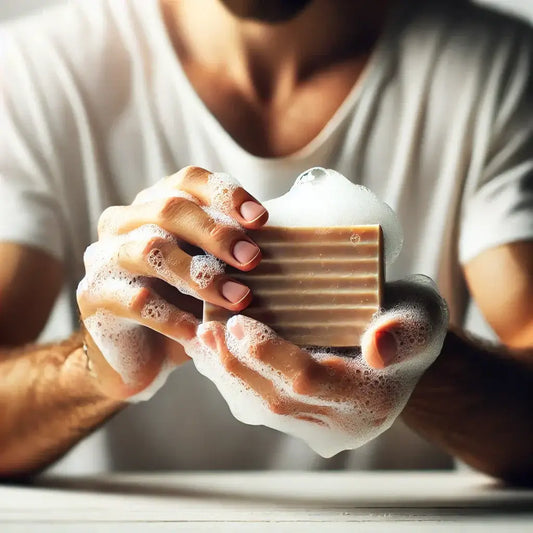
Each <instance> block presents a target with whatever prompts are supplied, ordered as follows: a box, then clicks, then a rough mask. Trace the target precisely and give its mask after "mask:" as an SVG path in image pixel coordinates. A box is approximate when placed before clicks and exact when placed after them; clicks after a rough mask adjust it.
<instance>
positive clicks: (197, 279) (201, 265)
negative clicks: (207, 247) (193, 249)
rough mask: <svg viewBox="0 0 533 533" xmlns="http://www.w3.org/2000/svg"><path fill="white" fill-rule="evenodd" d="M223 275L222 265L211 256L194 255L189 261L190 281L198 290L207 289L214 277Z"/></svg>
mask: <svg viewBox="0 0 533 533" xmlns="http://www.w3.org/2000/svg"><path fill="white" fill-rule="evenodd" d="M222 274H224V263H223V262H222V261H221V260H220V259H217V258H216V257H215V256H213V255H209V254H206V255H195V256H193V257H192V259H191V267H190V275H191V280H192V281H193V282H194V283H196V285H198V287H199V288H200V289H205V288H206V287H208V286H209V285H210V284H211V283H212V282H213V279H214V278H215V277H216V276H220V275H222Z"/></svg>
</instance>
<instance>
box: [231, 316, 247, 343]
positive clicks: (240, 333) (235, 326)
mask: <svg viewBox="0 0 533 533" xmlns="http://www.w3.org/2000/svg"><path fill="white" fill-rule="evenodd" d="M227 326H228V329H229V331H230V333H231V334H232V335H233V336H234V337H235V338H236V339H237V340H242V339H243V337H244V326H243V324H242V321H241V320H239V318H238V317H236V316H232V317H231V318H230V319H229V320H228V322H227Z"/></svg>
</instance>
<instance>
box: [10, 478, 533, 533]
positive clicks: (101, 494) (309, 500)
mask: <svg viewBox="0 0 533 533" xmlns="http://www.w3.org/2000/svg"><path fill="white" fill-rule="evenodd" d="M177 530H181V531H216V532H217V533H218V532H222V531H231V532H250V533H253V532H258V531H290V532H304V531H305V532H306V533H308V532H314V531H320V532H321V533H328V532H331V531H350V532H357V533H359V532H367V531H371V532H375V531H384V532H419V531H428V532H439V531H447V532H454V533H455V532H462V531H475V532H483V533H490V532H493V531H503V532H505V533H509V532H515V531H516V532H520V533H526V532H533V491H530V490H519V489H508V488H504V487H501V486H499V485H498V484H496V483H495V482H494V481H492V480H490V479H489V478H486V477H483V476H481V475H477V474H472V473H451V472H450V473H432V472H428V473H413V472H403V473H402V472H397V473H378V472H372V473H363V472H320V473H301V472H298V473H296V472H283V473H279V472H265V473H258V472H251V473H193V474H189V473H185V474H183V473H180V474H174V473H173V474H142V475H133V474H127V475H126V474H122V475H118V474H116V475H102V476H95V477H86V478H58V477H47V478H43V479H41V480H40V481H38V482H37V483H35V484H34V485H32V486H29V485H10V486H5V485H4V486H0V532H1V533H12V532H17V533H18V532H22V531H24V532H26V531H38V532H39V533H52V532H53V533H62V532H67V531H68V532H85V531H87V532H91V533H100V532H104V531H105V532H118V531H120V532H128V533H129V532H133V533H137V532H143V533H144V532H148V533H150V532H152V531H177Z"/></svg>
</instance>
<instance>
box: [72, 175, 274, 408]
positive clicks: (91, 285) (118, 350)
mask: <svg viewBox="0 0 533 533" xmlns="http://www.w3.org/2000/svg"><path fill="white" fill-rule="evenodd" d="M267 218H268V214H267V212H266V210H265V209H264V208H263V207H262V206H261V205H260V204H259V203H258V202H257V200H255V199H254V198H253V197H252V196H251V195H250V194H248V193H247V192H246V191H245V190H244V189H243V188H242V187H240V186H239V185H238V183H237V182H236V181H235V180H233V179H232V178H230V177H229V176H228V175H226V174H211V173H210V172H208V171H207V170H204V169H202V168H198V167H186V168H184V169H183V170H181V171H180V172H178V173H177V174H175V175H173V176H170V177H169V178H165V179H163V180H162V181H160V182H159V183H157V184H156V185H154V186H153V187H150V188H149V189H146V190H144V191H142V192H141V193H140V194H139V195H138V196H137V197H136V199H135V201H134V202H133V203H132V204H131V205H130V206H120V207H110V208H108V209H106V210H105V211H104V212H103V214H102V216H101V217H100V220H99V224H98V235H99V240H98V241H97V242H96V243H94V244H92V245H91V246H89V248H88V249H87V251H86V253H85V256H84V261H85V268H86V276H85V278H84V279H83V280H82V281H81V283H80V285H79V287H78V292H77V298H78V305H79V308H80V311H81V317H82V320H83V323H84V326H85V328H86V344H87V349H88V355H89V357H90V360H91V362H92V365H93V368H94V371H95V373H96V374H97V376H98V378H99V380H100V384H101V386H102V389H103V391H104V392H105V393H107V394H108V395H110V396H112V397H114V398H118V399H130V400H131V399H132V398H135V399H144V398H147V397H149V396H151V395H152V394H153V392H155V390H156V389H157V388H159V386H161V385H162V384H163V383H164V380H165V378H166V376H167V375H168V373H169V372H170V370H172V369H173V368H175V367H176V366H177V365H179V364H181V363H183V362H184V361H186V360H188V357H187V352H189V351H190V350H193V349H194V348H195V347H194V345H195V341H196V327H197V325H198V320H197V319H196V318H195V316H194V315H193V314H192V313H191V312H190V311H191V309H192V306H191V300H192V299H191V296H193V297H196V298H198V299H201V300H206V301H209V302H212V303H214V304H216V305H219V306H222V307H225V308H227V309H230V310H234V311H240V310H242V309H243V308H244V307H246V305H248V303H249V301H250V298H251V295H250V290H249V289H248V288H247V287H245V286H244V285H242V284H240V283H238V282H236V281H233V280H231V279H230V278H229V277H227V276H226V275H225V274H224V268H223V263H222V262H221V261H220V260H222V261H223V262H224V263H227V264H230V265H232V266H234V267H236V268H238V269H240V270H250V269H252V268H254V267H255V266H256V265H257V264H258V263H259V261H260V260H261V254H260V251H259V248H258V247H257V246H256V245H255V243H254V242H253V241H252V240H251V239H250V238H249V237H248V236H247V235H246V233H245V232H244V228H247V229H256V228H258V227H260V226H262V225H263V224H264V223H265V222H266V220H267ZM186 245H192V246H194V247H198V248H201V249H203V250H205V251H206V252H208V254H210V255H203V254H202V255H194V256H191V255H189V254H188V253H187V252H186V251H185V250H184V247H185V246H186ZM217 258H218V259H217ZM219 259H220V260H219ZM178 291H179V292H178ZM196 344H197V342H196Z"/></svg>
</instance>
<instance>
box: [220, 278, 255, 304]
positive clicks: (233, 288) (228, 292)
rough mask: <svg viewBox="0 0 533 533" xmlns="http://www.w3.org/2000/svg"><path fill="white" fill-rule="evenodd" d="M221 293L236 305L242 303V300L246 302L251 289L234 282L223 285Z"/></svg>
mask: <svg viewBox="0 0 533 533" xmlns="http://www.w3.org/2000/svg"><path fill="white" fill-rule="evenodd" d="M221 292H222V296H224V298H226V300H228V301H229V302H231V303H232V304H236V303H239V302H242V300H244V298H246V296H248V293H249V292H250V289H249V288H248V287H246V286H245V285H241V284H240V283H235V282H234V281H226V282H225V283H224V284H223V285H222V289H221Z"/></svg>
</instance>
